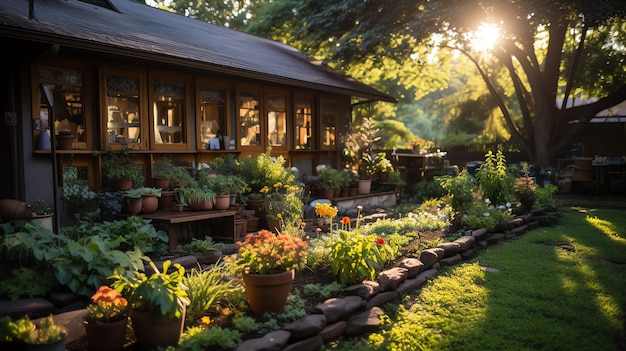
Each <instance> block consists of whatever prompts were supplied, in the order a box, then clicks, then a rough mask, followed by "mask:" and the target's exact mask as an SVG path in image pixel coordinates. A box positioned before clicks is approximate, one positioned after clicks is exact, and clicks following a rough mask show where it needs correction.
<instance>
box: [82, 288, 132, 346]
mask: <svg viewBox="0 0 626 351" xmlns="http://www.w3.org/2000/svg"><path fill="white" fill-rule="evenodd" d="M91 301H92V303H91V304H89V305H88V306H87V311H88V315H87V318H85V321H84V326H85V333H86V337H87V345H88V347H89V350H91V351H117V350H122V349H123V348H124V344H125V343H126V325H127V323H128V300H126V299H125V298H124V297H123V296H122V295H121V294H120V293H119V292H118V291H116V290H113V289H111V288H110V287H108V286H106V285H103V286H101V287H100V288H99V289H98V291H96V293H95V294H93V296H91Z"/></svg>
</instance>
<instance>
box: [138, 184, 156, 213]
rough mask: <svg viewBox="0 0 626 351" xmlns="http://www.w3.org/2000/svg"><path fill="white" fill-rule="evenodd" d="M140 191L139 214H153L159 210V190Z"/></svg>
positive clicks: (141, 189)
mask: <svg viewBox="0 0 626 351" xmlns="http://www.w3.org/2000/svg"><path fill="white" fill-rule="evenodd" d="M139 191H141V213H154V212H156V210H157V209H158V208H159V198H160V197H161V189H158V188H150V187H142V188H139Z"/></svg>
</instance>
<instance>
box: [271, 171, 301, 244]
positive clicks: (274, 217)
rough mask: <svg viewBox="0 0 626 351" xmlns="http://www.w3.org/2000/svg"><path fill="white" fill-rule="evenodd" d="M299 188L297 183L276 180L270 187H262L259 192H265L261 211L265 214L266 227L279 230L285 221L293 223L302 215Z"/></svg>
mask: <svg viewBox="0 0 626 351" xmlns="http://www.w3.org/2000/svg"><path fill="white" fill-rule="evenodd" d="M301 191H302V190H301V188H300V187H299V186H297V185H288V184H283V183H281V182H278V183H276V184H274V185H273V186H272V187H271V188H270V187H264V188H263V189H261V193H263V194H265V202H264V204H263V207H262V208H261V212H262V213H263V214H264V215H265V219H266V221H267V228H268V229H269V230H271V231H274V232H276V231H280V229H281V227H282V225H283V224H284V223H285V222H289V223H293V222H295V221H296V220H297V219H299V218H301V217H302V206H303V203H302V200H301V199H300V192H301Z"/></svg>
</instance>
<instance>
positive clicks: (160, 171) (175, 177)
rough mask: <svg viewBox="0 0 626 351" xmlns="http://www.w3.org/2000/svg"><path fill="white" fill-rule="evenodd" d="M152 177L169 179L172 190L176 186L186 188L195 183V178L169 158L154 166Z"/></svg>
mask: <svg viewBox="0 0 626 351" xmlns="http://www.w3.org/2000/svg"><path fill="white" fill-rule="evenodd" d="M152 176H153V177H155V178H164V179H169V180H170V189H171V188H173V187H174V186H180V185H184V186H186V185H188V184H191V183H192V182H193V177H192V176H191V174H189V172H188V171H187V170H186V169H185V168H183V167H181V166H178V165H177V164H175V163H174V162H173V161H172V160H171V159H170V158H167V157H166V158H164V159H162V160H160V161H158V162H155V163H153V164H152Z"/></svg>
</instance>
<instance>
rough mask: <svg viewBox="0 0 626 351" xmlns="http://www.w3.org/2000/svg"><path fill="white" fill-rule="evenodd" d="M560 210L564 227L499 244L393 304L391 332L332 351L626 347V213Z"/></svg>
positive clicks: (338, 345)
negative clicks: (625, 330)
mask: <svg viewBox="0 0 626 351" xmlns="http://www.w3.org/2000/svg"><path fill="white" fill-rule="evenodd" d="M561 210H562V212H563V216H562V217H561V220H560V223H559V225H558V226H555V227H540V228H538V229H535V230H533V231H531V232H528V233H526V234H524V235H523V236H521V237H517V238H512V239H510V240H507V241H504V242H502V243H501V244H498V245H495V246H491V247H489V248H488V249H487V250H484V251H481V252H480V254H479V255H478V257H476V258H475V259H473V260H472V261H467V262H464V263H463V264H460V265H456V266H452V267H447V268H446V271H445V272H444V273H442V274H441V275H440V276H439V277H437V278H436V279H434V280H432V281H430V282H429V283H428V284H427V285H426V286H425V287H424V288H423V289H422V290H421V291H420V292H419V293H418V294H416V295H415V296H410V297H406V298H405V303H404V304H403V305H402V306H400V307H399V308H398V306H391V305H390V306H386V311H387V314H388V317H389V323H388V324H387V325H386V328H385V330H384V331H382V332H379V333H376V334H372V335H371V336H370V337H369V338H367V339H359V340H341V341H338V342H337V343H333V344H332V345H328V346H327V348H326V349H327V350H331V349H335V350H353V351H355V350H463V351H471V350H476V351H479V350H480V351H485V350H499V351H501V350H568V351H571V350H585V351H589V350H602V351H608V350H624V349H626V338H625V336H624V324H625V323H624V318H625V317H624V314H625V310H626V265H625V263H626V215H625V214H626V211H624V209H596V210H590V209H588V208H587V209H585V208H576V207H562V208H561ZM558 244H567V245H571V247H573V249H574V250H573V251H572V250H567V248H569V247H568V246H562V245H558Z"/></svg>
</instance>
